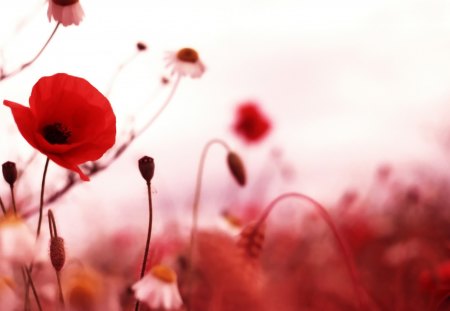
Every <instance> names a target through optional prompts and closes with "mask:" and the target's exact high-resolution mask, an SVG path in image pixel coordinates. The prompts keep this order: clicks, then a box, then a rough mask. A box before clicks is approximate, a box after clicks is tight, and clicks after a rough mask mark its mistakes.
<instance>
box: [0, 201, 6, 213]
mask: <svg viewBox="0 0 450 311" xmlns="http://www.w3.org/2000/svg"><path fill="white" fill-rule="evenodd" d="M0 207H1V208H2V212H3V215H6V208H5V204H3V201H2V198H1V197H0Z"/></svg>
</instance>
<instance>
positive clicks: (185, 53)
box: [177, 48, 198, 63]
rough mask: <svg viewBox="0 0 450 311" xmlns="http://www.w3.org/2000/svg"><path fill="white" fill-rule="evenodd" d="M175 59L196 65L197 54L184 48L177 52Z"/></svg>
mask: <svg viewBox="0 0 450 311" xmlns="http://www.w3.org/2000/svg"><path fill="white" fill-rule="evenodd" d="M177 59H178V60H180V61H182V62H186V63H196V62H197V61H198V53H197V51H196V50H194V49H191V48H184V49H181V50H179V51H178V52H177Z"/></svg>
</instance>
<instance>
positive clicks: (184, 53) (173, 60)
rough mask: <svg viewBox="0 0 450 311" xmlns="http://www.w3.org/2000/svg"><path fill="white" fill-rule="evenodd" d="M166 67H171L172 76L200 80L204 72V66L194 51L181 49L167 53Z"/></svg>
mask: <svg viewBox="0 0 450 311" xmlns="http://www.w3.org/2000/svg"><path fill="white" fill-rule="evenodd" d="M166 60H167V67H172V74H179V75H180V76H182V77H183V76H189V77H191V78H200V77H201V76H202V75H203V73H204V72H205V69H206V68H205V65H204V64H203V62H202V61H201V60H200V58H199V56H198V53H197V51H196V50H194V49H191V48H183V49H180V50H178V51H176V52H167V55H166Z"/></svg>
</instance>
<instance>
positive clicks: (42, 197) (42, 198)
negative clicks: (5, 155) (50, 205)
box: [36, 158, 50, 238]
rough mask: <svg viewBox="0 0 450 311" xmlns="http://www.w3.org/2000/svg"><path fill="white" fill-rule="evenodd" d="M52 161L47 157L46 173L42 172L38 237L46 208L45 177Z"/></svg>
mask: <svg viewBox="0 0 450 311" xmlns="http://www.w3.org/2000/svg"><path fill="white" fill-rule="evenodd" d="M49 162H50V158H47V160H46V161H45V167H44V173H43V174H42V184H41V197H40V201H39V219H38V227H37V231H36V238H38V237H39V234H40V233H41V223H42V212H43V210H44V189H45V177H46V176H47V169H48V163H49Z"/></svg>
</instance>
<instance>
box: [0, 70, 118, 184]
mask: <svg viewBox="0 0 450 311" xmlns="http://www.w3.org/2000/svg"><path fill="white" fill-rule="evenodd" d="M29 102H30V108H28V107H25V106H22V105H20V104H17V103H14V102H11V101H8V100H5V101H3V104H4V105H5V106H8V107H9V108H11V112H12V114H13V117H14V120H15V122H16V124H17V127H18V129H19V131H20V133H21V134H22V136H23V137H24V138H25V139H26V140H27V141H28V143H29V144H30V145H31V146H33V147H34V148H36V149H37V150H39V151H40V152H41V153H43V154H45V155H46V156H48V157H49V158H50V160H52V161H54V162H55V163H57V164H59V165H60V166H62V167H64V168H67V169H69V170H72V171H74V172H76V173H78V174H79V175H80V177H81V179H83V180H89V177H88V176H86V175H85V174H84V173H83V172H82V171H81V170H80V168H79V167H78V165H79V164H82V163H84V162H87V161H95V160H97V159H99V158H100V157H101V156H102V155H103V154H104V153H105V152H106V151H107V150H108V149H109V148H111V147H112V146H113V145H114V143H115V139H116V117H115V115H114V112H113V110H112V107H111V104H110V103H109V101H108V99H107V98H106V97H105V96H103V95H102V94H101V93H100V92H99V91H98V90H97V89H96V88H95V87H93V86H92V85H91V84H90V83H89V82H88V81H86V80H85V79H82V78H79V77H74V76H70V75H68V74H64V73H58V74H55V75H53V76H49V77H42V78H41V79H39V81H38V82H37V83H36V84H35V85H34V87H33V90H32V92H31V96H30V100H29Z"/></svg>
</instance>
